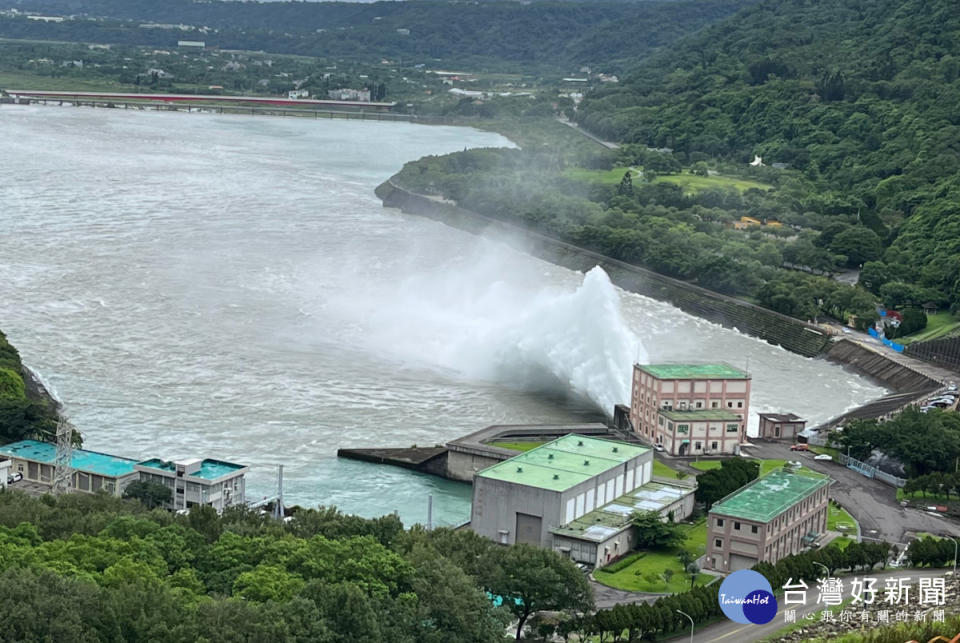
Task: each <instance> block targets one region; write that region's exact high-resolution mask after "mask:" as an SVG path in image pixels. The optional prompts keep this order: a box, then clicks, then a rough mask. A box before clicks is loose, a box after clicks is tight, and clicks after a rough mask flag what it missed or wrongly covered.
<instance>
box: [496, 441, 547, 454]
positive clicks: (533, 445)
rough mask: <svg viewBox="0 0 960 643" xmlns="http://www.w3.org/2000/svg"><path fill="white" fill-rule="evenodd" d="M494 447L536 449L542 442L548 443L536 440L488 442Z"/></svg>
mask: <svg viewBox="0 0 960 643" xmlns="http://www.w3.org/2000/svg"><path fill="white" fill-rule="evenodd" d="M487 444H489V445H490V446H492V447H500V448H501V449H512V450H514V451H529V450H530V449H535V448H537V447H538V446H540V445H541V444H546V442H542V441H541V442H537V441H536V440H530V441H529V442H488V443H487Z"/></svg>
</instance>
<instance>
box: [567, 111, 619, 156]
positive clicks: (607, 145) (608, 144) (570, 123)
mask: <svg viewBox="0 0 960 643" xmlns="http://www.w3.org/2000/svg"><path fill="white" fill-rule="evenodd" d="M557 120H558V121H560V122H561V123H563V124H564V125H566V126H568V127H572V128H573V129H575V130H577V131H578V132H580V133H581V134H583V135H584V136H586V137H587V138H589V139H590V140H592V141H594V142H596V143H600V145H603V146H604V147H605V148H607V149H608V150H615V149H617V148H619V147H620V146H619V145H617V144H616V143H611V142H610V141H605V140H603V139H602V138H600V137H598V136H594V135H593V134H591V133H590V132H588V131H587V130H585V129H583V128H581V127H580V126H579V125H577V124H576V123H574V122H573V121H571V120H568V119H566V118H564V117H563V116H558V117H557Z"/></svg>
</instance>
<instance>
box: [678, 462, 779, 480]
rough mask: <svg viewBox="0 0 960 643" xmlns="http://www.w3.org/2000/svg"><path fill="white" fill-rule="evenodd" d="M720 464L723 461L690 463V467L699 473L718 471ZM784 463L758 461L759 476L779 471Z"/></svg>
mask: <svg viewBox="0 0 960 643" xmlns="http://www.w3.org/2000/svg"><path fill="white" fill-rule="evenodd" d="M721 462H723V461H722V460H701V461H700V462H691V463H690V466H691V467H693V468H694V469H700V470H701V471H709V470H710V469H719V468H720V463H721ZM785 462H786V460H760V475H762V476H765V475H767V474H768V473H770V472H771V471H773V470H774V469H779V468H780V467H782V466H783V465H784V463H785Z"/></svg>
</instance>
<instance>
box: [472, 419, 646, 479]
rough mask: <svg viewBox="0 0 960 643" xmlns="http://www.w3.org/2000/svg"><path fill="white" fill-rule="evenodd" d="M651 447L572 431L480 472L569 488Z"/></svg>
mask: <svg viewBox="0 0 960 643" xmlns="http://www.w3.org/2000/svg"><path fill="white" fill-rule="evenodd" d="M649 450H650V449H648V448H646V447H642V446H638V445H635V444H628V443H626V442H617V441H614V440H604V439H601V438H591V437H587V436H584V435H577V434H574V433H571V434H570V435H565V436H563V437H561V438H557V439H556V440H554V441H552V442H548V443H546V444H544V445H541V446H539V447H537V448H535V449H531V450H529V451H527V452H526V453H522V454H520V455H517V456H514V457H512V458H510V459H509V460H504V461H503V462H500V463H499V464H495V465H493V466H492V467H488V468H486V469H484V470H483V471H480V472H479V473H477V476H478V477H481V478H490V479H492V480H503V481H505V482H513V483H515V484H522V485H526V486H528V487H537V488H540V489H548V490H550V491H566V490H567V489H569V488H570V487H573V486H576V485H578V484H580V483H581V482H586V481H587V480H589V479H590V478H592V477H594V476H596V475H598V474H600V473H603V472H604V471H609V470H610V469H612V468H613V467H615V466H617V465H618V464H623V463H624V462H626V461H627V460H631V459H633V458H635V457H637V456H638V455H640V454H642V453H646V452H647V451H649Z"/></svg>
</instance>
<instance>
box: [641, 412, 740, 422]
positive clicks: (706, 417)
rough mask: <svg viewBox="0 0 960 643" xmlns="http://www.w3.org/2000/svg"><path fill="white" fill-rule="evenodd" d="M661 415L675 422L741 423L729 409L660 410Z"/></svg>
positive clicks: (738, 417) (737, 416)
mask: <svg viewBox="0 0 960 643" xmlns="http://www.w3.org/2000/svg"><path fill="white" fill-rule="evenodd" d="M657 413H659V414H660V415H662V416H663V417H665V418H667V419H668V420H673V421H674V422H698V421H699V422H727V421H729V422H739V421H740V416H739V415H737V414H736V413H734V412H733V411H728V410H727V409H703V410H699V411H676V410H674V411H670V410H667V409H660V410H658V411H657Z"/></svg>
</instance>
